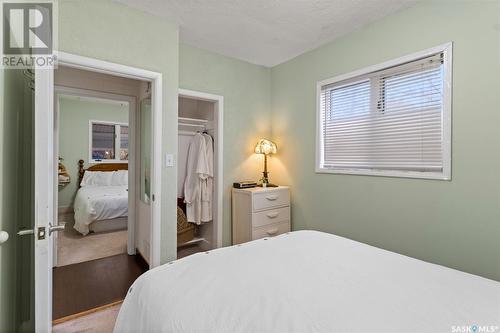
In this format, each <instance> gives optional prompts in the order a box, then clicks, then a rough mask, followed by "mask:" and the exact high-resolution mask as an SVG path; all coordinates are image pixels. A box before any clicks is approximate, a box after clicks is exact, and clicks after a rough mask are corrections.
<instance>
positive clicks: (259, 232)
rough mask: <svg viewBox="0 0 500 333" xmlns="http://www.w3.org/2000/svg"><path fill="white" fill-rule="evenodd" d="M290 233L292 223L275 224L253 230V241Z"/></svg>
mask: <svg viewBox="0 0 500 333" xmlns="http://www.w3.org/2000/svg"><path fill="white" fill-rule="evenodd" d="M289 231H290V221H282V222H279V223H275V224H270V225H266V226H263V227H258V228H253V229H252V240H255V239H259V238H264V237H273V236H277V235H280V234H283V233H285V232H289Z"/></svg>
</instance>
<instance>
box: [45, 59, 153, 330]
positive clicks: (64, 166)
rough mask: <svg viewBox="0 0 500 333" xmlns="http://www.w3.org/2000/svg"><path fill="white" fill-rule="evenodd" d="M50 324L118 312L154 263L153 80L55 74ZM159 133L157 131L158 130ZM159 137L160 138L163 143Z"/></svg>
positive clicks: (66, 70)
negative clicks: (54, 230) (109, 310)
mask: <svg viewBox="0 0 500 333" xmlns="http://www.w3.org/2000/svg"><path fill="white" fill-rule="evenodd" d="M54 116H55V117H54V119H55V122H54V123H55V127H54V159H55V161H54V165H58V168H57V171H56V174H55V176H54V179H56V182H55V184H54V193H55V195H54V212H55V213H56V214H57V215H56V216H55V219H54V221H55V225H56V228H57V229H60V231H59V232H57V233H54V235H53V271H52V295H51V296H52V323H53V325H55V326H54V329H55V330H56V331H57V329H58V328H62V327H66V326H67V325H71V322H72V321H75V320H77V319H76V318H79V317H80V316H84V315H88V313H89V312H93V311H95V310H96V309H102V308H106V307H110V306H114V307H117V306H118V307H119V302H121V301H122V300H123V299H124V297H125V295H126V292H127V290H128V288H129V287H130V285H131V284H132V283H133V282H134V281H135V279H136V278H137V277H138V276H139V275H141V274H142V273H144V272H145V271H146V270H148V269H149V268H150V267H153V266H155V265H156V264H157V263H158V261H159V258H158V253H157V252H156V247H155V246H156V245H159V244H158V243H156V244H155V243H154V238H153V237H152V236H153V228H154V226H153V224H154V221H153V216H154V215H153V205H154V202H153V201H154V200H153V198H154V194H153V192H152V190H153V189H152V183H153V179H152V177H153V175H154V171H155V170H154V160H153V159H154V158H157V157H155V151H154V148H155V147H154V146H155V144H157V140H158V138H159V137H158V136H156V137H155V136H154V135H153V128H152V124H153V123H154V121H153V119H152V118H153V116H154V114H153V109H152V81H150V80H144V79H138V78H131V77H123V76H119V75H113V74H109V73H103V72H99V71H96V70H95V69H93V68H76V67H75V66H65V65H59V67H58V69H56V70H55V71H54ZM156 134H158V133H156ZM160 138H161V137H160Z"/></svg>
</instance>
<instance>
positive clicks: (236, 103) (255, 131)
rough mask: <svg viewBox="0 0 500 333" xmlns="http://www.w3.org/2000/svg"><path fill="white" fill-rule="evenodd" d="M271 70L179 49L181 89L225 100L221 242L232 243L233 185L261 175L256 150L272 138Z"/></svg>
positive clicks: (203, 52) (186, 48) (208, 53)
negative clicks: (212, 95)
mask: <svg viewBox="0 0 500 333" xmlns="http://www.w3.org/2000/svg"><path fill="white" fill-rule="evenodd" d="M270 73H271V71H270V69H269V68H266V67H263V66H258V65H253V64H250V63H248V62H244V61H240V60H236V59H233V58H229V57H225V56H222V55H219V54H216V53H213V52H209V51H206V50H202V49H199V48H196V47H192V46H189V45H185V44H180V46H179V87H180V88H184V89H190V90H197V91H201V92H205V93H212V94H216V95H222V96H223V97H224V111H223V116H224V124H223V129H224V131H223V142H224V147H223V150H224V152H223V158H224V166H223V181H224V184H223V191H224V193H223V201H224V202H223V215H224V222H223V223H224V224H223V244H224V245H230V244H231V187H232V183H233V182H234V181H238V180H248V179H251V180H257V179H259V178H261V177H262V175H261V173H260V172H261V171H262V168H263V160H262V156H259V155H255V154H254V153H253V148H254V147H255V144H256V143H257V141H258V139H259V138H261V137H266V138H267V137H269V136H270V134H271V115H270V112H269V110H270V103H271V94H270V93H271V89H270V88H271V87H270V84H271V76H270Z"/></svg>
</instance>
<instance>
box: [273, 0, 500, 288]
mask: <svg viewBox="0 0 500 333" xmlns="http://www.w3.org/2000/svg"><path fill="white" fill-rule="evenodd" d="M450 41H452V42H453V125H452V126H453V129H452V131H453V138H452V146H453V148H452V180H451V181H436V180H419V179H403V178H387V177H373V176H372V177H370V176H351V175H333V174H317V173H315V171H314V170H315V135H316V134H315V133H316V124H315V121H316V82H317V81H319V80H323V79H326V78H329V77H333V76H336V75H339V74H344V73H348V72H351V71H354V70H357V69H361V68H363V67H366V66H370V65H373V64H377V63H381V62H383V61H386V60H390V59H394V58H397V57H400V56H403V55H406V54H411V53H412V52H416V51H420V50H424V49H427V48H430V47H433V46H437V45H440V44H443V43H446V42H450ZM271 80H272V90H271V91H272V94H271V96H272V123H273V127H272V133H273V137H274V139H275V140H276V141H277V143H278V146H279V147H280V151H279V155H278V156H277V157H276V159H277V160H279V163H275V164H271V168H273V169H272V170H275V169H276V168H281V165H285V166H286V172H283V173H279V182H280V183H285V184H290V185H291V188H292V224H293V229H294V230H298V229H317V230H323V231H327V232H331V233H334V234H337V235H341V236H345V237H348V238H351V239H354V240H358V241H361V242H364V243H368V244H372V245H375V246H378V247H381V248H384V249H387V250H390V251H394V252H398V253H401V254H404V255H408V256H411V257H415V258H420V259H423V260H425V261H429V262H433V263H437V264H441V265H444V266H448V267H452V268H456V269H459V270H463V271H466V272H470V273H473V274H477V275H482V276H485V277H488V278H491V279H495V280H500V241H499V239H500V153H499V152H500V139H499V129H498V127H499V125H500V110H499V105H500V100H499V98H500V2H498V1H446V0H437V1H423V2H419V3H417V4H416V5H415V6H413V7H411V8H409V9H406V10H404V11H401V12H399V13H397V14H394V15H391V16H388V17H386V18H384V19H382V20H380V21H378V22H375V23H373V24H370V25H368V26H366V27H364V28H363V29H361V30H359V31H356V32H353V33H351V34H349V35H346V36H344V37H342V38H339V39H337V40H336V41H334V42H332V43H329V44H327V45H325V46H322V47H320V48H318V49H315V50H313V51H310V52H307V53H306V54H303V55H300V56H298V57H296V58H294V59H292V60H290V61H288V62H286V63H284V64H281V65H278V66H276V67H274V68H272V72H271Z"/></svg>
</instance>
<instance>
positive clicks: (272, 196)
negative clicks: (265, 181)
mask: <svg viewBox="0 0 500 333" xmlns="http://www.w3.org/2000/svg"><path fill="white" fill-rule="evenodd" d="M266 199H267V200H269V201H274V200H276V199H278V196H277V195H268V196H267V197H266Z"/></svg>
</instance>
